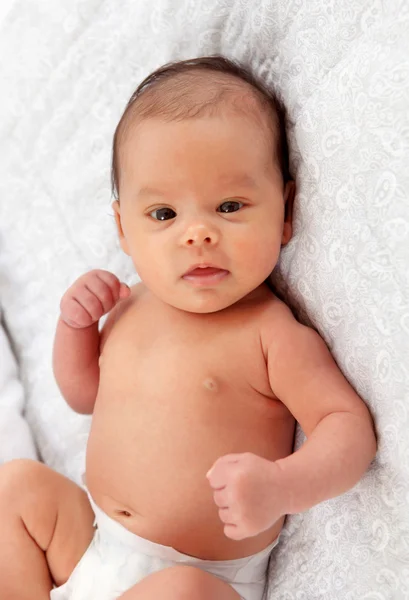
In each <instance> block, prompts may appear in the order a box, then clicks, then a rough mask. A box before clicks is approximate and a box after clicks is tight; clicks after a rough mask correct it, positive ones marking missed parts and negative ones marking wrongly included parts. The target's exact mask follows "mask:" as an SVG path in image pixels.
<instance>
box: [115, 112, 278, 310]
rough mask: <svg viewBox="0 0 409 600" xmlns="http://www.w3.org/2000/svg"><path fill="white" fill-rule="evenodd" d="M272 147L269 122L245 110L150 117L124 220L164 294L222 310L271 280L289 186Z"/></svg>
mask: <svg viewBox="0 0 409 600" xmlns="http://www.w3.org/2000/svg"><path fill="white" fill-rule="evenodd" d="M271 152H272V150H271V148H269V147H268V143H267V140H266V139H265V138H263V135H262V132H261V131H260V126H259V125H257V124H256V123H253V122H252V121H251V120H250V119H246V118H244V117H240V116H226V115H224V116H222V115H221V116H218V117H206V118H198V119H189V120H183V121H179V122H165V121H161V120H160V119H146V120H143V121H142V122H141V123H139V124H138V125H135V126H134V128H133V130H132V131H131V132H129V133H128V137H127V139H126V140H125V141H124V143H123V147H122V148H121V153H120V155H121V165H120V192H119V193H120V203H117V202H116V203H114V209H115V214H116V220H117V224H118V229H119V234H120V239H121V246H122V248H123V250H124V251H125V252H126V253H127V254H129V255H130V256H131V257H132V260H133V262H134V265H135V268H136V270H137V272H138V274H139V276H140V278H141V279H142V281H143V282H144V283H145V285H146V286H147V287H148V288H149V289H150V290H151V292H152V293H154V294H155V295H156V296H157V297H158V298H159V299H160V300H162V301H163V302H166V303H167V304H170V305H172V306H175V307H177V308H179V309H182V310H185V311H189V312H196V313H209V312H214V311H217V310H221V309H223V308H226V307H227V306H230V305H232V304H233V303H235V302H237V301H239V300H241V299H242V298H244V297H245V296H247V295H248V294H249V293H250V292H252V291H253V290H255V289H256V288H257V287H258V286H259V285H260V284H261V283H262V282H263V281H264V280H265V279H266V278H267V277H268V275H269V274H270V273H271V271H272V270H273V268H274V266H275V265H276V263H277V259H278V256H279V252H280V247H281V244H282V241H283V225H284V209H285V199H284V195H285V193H286V192H285V191H284V190H283V184H282V179H281V176H280V173H279V170H278V168H277V167H275V166H274V165H273V161H272V159H271ZM287 237H288V231H287ZM198 265H203V266H204V265H207V266H209V265H210V266H211V267H214V268H207V269H203V270H201V271H199V270H198V269H197V268H196V267H197V266H198ZM192 269H193V271H192ZM217 269H219V270H217Z"/></svg>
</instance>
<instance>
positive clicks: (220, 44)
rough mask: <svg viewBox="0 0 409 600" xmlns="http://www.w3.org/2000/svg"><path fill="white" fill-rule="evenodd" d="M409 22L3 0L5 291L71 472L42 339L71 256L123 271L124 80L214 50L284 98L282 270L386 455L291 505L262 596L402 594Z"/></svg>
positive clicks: (408, 321) (354, 1) (301, 5)
mask: <svg viewBox="0 0 409 600" xmlns="http://www.w3.org/2000/svg"><path fill="white" fill-rule="evenodd" d="M408 26H409V2H408V0H389V1H388V2H382V1H381V0H366V1H364V2H363V1H362V0H308V2H307V1H305V2H302V1H301V0H275V1H272V0H258V1H257V2H248V1H247V0H209V1H206V2H198V1H196V0H156V1H155V2H153V3H152V2H148V0H146V1H142V0H141V1H138V2H134V1H132V0H123V1H122V2H121V3H118V2H115V0H104V1H103V0H82V1H81V0H71V1H70V2H69V3H67V2H64V0H53V1H52V2H51V0H49V1H48V2H47V1H46V0H42V2H24V1H23V0H15V4H14V7H13V8H12V10H11V12H10V13H9V14H8V16H7V18H6V21H5V22H4V23H3V24H2V25H1V26H0V56H2V62H1V65H0V74H1V80H2V83H3V89H4V90H6V93H3V94H1V96H0V114H1V121H0V152H1V165H2V177H1V178H0V199H1V200H0V297H1V301H2V304H3V306H4V319H5V321H6V323H7V327H8V330H9V331H10V333H11V335H12V337H13V341H14V345H15V348H16V351H17V354H18V357H19V361H20V366H21V373H22V377H23V381H24V385H25V388H26V393H27V402H28V407H27V416H28V419H29V421H30V423H31V425H32V427H33V428H34V430H35V433H36V440H37V443H38V445H39V448H40V450H41V452H42V456H43V457H44V459H45V461H46V462H47V463H48V464H50V465H51V466H53V467H55V468H56V469H58V470H59V471H61V472H63V473H65V474H67V475H69V476H70V477H72V478H74V479H76V480H77V481H79V478H80V473H81V472H82V470H83V463H84V449H85V444H86V439H87V434H88V430H89V418H86V417H81V416H79V415H76V414H74V413H73V412H72V411H71V410H70V409H69V408H68V407H67V406H65V405H64V403H63V402H62V400H61V397H60V396H59V393H58V391H57V388H56V385H55V383H54V382H53V378H52V373H51V348H52V338H53V333H54V327H55V322H56V319H57V314H58V304H59V300H60V297H61V295H62V293H63V291H64V290H65V289H66V287H67V286H68V285H69V284H70V283H71V282H72V281H73V280H74V279H75V278H76V277H77V276H78V275H79V274H80V273H82V272H84V271H85V270H87V269H90V268H95V267H102V268H107V269H110V270H113V271H114V272H116V273H117V274H118V275H121V276H123V277H125V280H126V281H127V282H128V283H131V282H132V280H133V278H134V275H133V274H132V268H131V265H130V264H129V262H128V260H127V259H126V258H125V257H124V256H122V255H121V253H120V251H119V248H118V244H117V241H116V238H115V232H114V226H113V216H112V211H111V209H110V191H109V183H110V182H109V166H110V165H109V161H110V143H111V138H112V134H113V131H114V127H115V125H116V122H117V120H118V117H119V115H120V113H121V111H122V109H123V107H124V105H125V103H126V101H127V99H128V97H129V96H130V94H131V92H132V91H133V89H134V88H135V87H136V85H137V83H138V82H139V81H140V79H141V78H142V77H143V76H145V75H146V74H148V73H149V72H150V71H151V70H152V69H153V68H155V67H157V66H158V65H160V64H162V63H164V62H166V61H168V60H170V59H174V58H186V57H190V56H193V55H200V54H207V53H214V52H223V53H225V54H227V55H229V56H232V57H235V58H238V59H240V60H243V61H244V62H247V63H249V64H251V65H252V67H253V68H254V70H255V72H256V73H258V74H260V75H261V76H262V77H263V79H264V80H265V81H266V82H267V83H268V84H270V85H272V86H274V87H275V88H276V89H277V90H278V91H279V93H280V94H281V95H282V97H283V99H284V102H285V104H286V106H287V108H288V115H289V123H290V143H291V165H292V170H293V173H294V175H295V176H296V179H297V184H298V194H297V198H296V215H295V217H296V219H295V236H294V239H293V241H292V242H291V243H290V245H289V246H288V247H287V249H286V250H285V251H284V252H283V254H282V260H281V262H280V265H279V268H278V269H277V274H276V277H275V278H276V281H278V284H279V286H280V287H281V289H282V290H284V292H285V293H286V294H287V296H288V298H289V300H290V301H291V302H292V303H293V305H294V307H295V308H296V310H297V312H298V314H299V315H300V316H301V318H302V319H305V320H307V321H308V322H309V323H311V324H313V325H314V326H315V327H316V328H317V329H318V330H319V332H320V333H321V335H322V336H323V337H324V338H325V340H326V341H327V343H328V344H329V346H330V348H331V350H332V352H333V354H334V356H335V358H336V360H337V362H338V364H339V366H340V368H341V369H342V370H343V372H344V373H345V375H346V376H347V377H348V379H349V380H350V381H351V382H352V383H353V385H354V386H355V387H356V389H357V390H358V392H359V393H360V394H361V395H362V397H363V398H364V399H365V400H366V401H367V402H368V405H369V406H370V408H371V410H372V412H373V414H374V417H375V421H376V426H377V431H378V435H379V453H378V456H377V459H376V461H375V463H374V465H373V466H372V468H371V469H370V471H369V472H368V474H367V475H366V476H365V477H364V478H363V480H362V481H361V482H360V483H359V484H358V485H357V486H356V487H355V488H354V489H353V490H351V491H350V492H349V493H347V494H346V495H344V496H343V497H342V498H338V499H335V500H331V501H328V502H325V503H323V504H322V505H320V506H318V507H316V508H314V509H313V510H311V511H309V512H308V513H306V514H302V515H298V516H294V517H292V518H290V519H288V520H287V525H286V528H285V531H284V532H283V535H282V538H281V543H280V547H279V548H278V549H277V552H276V553H275V554H274V559H273V560H272V561H271V579H270V581H271V587H270V597H271V599H272V598H274V599H275V600H277V599H278V600H315V599H322V600H324V599H325V600H332V599H342V600H344V599H345V600H355V599H358V598H359V599H361V598H365V599H368V600H369V599H370V600H387V599H388V600H389V599H398V600H400V599H404V598H409V516H408V510H407V505H408V498H409V436H408V434H407V432H408V406H409V373H408V371H409V369H408V365H407V356H408V355H409V342H408V339H409V336H408V333H409V281H408V263H409V203H408V195H409V112H408V107H409V38H408V35H407V31H408ZM4 57H7V59H6V60H5V58H4ZM301 441H302V434H301V432H299V435H298V440H297V443H298V444H299V443H301Z"/></svg>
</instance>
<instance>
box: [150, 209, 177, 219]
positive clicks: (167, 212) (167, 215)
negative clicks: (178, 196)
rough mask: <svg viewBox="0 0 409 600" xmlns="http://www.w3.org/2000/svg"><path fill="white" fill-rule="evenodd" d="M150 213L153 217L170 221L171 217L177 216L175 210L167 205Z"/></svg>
mask: <svg viewBox="0 0 409 600" xmlns="http://www.w3.org/2000/svg"><path fill="white" fill-rule="evenodd" d="M149 214H150V216H151V217H152V218H153V219H157V220H158V221H169V219H174V218H175V217H176V213H175V211H174V210H172V209H171V208H167V207H166V206H164V207H163V208H155V210H153V211H152V212H150V213H149Z"/></svg>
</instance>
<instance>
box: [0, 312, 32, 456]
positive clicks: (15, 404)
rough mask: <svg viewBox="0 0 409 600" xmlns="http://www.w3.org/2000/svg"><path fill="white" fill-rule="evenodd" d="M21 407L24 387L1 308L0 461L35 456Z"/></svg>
mask: <svg viewBox="0 0 409 600" xmlns="http://www.w3.org/2000/svg"><path fill="white" fill-rule="evenodd" d="M24 409H25V397H24V389H23V386H22V384H21V381H20V379H19V376H18V370H17V365H16V360H15V358H14V356H13V352H12V349H11V347H10V342H9V339H8V336H7V334H6V332H5V330H4V329H3V327H2V324H1V310H0V464H2V463H4V462H6V461H8V460H12V459H14V458H31V459H34V460H35V459H36V458H37V451H36V447H35V443H34V437H33V434H32V432H31V429H30V427H29V424H28V423H27V421H26V419H25V418H24Z"/></svg>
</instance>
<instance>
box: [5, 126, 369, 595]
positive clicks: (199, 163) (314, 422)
mask: <svg viewBox="0 0 409 600" xmlns="http://www.w3.org/2000/svg"><path fill="white" fill-rule="evenodd" d="M250 141H251V143H250ZM270 153H271V146H269V145H268V144H267V143H266V136H263V135H261V133H260V127H259V124H256V123H255V122H254V121H253V120H251V119H249V120H246V119H245V118H243V115H241V116H240V117H238V116H237V115H236V116H234V115H227V114H222V115H221V116H218V117H209V118H203V119H202V118H198V119H190V120H187V121H182V122H161V121H160V120H159V119H147V120H146V121H142V122H141V123H138V124H137V125H136V126H135V127H134V130H132V132H131V133H130V134H129V135H128V137H127V140H126V142H125V143H124V147H123V149H122V156H121V181H120V195H121V198H120V202H116V203H114V211H115V217H116V223H117V227H118V233H119V239H120V243H121V246H122V248H123V250H124V252H126V253H127V254H129V255H130V257H131V258H132V260H133V262H134V264H135V267H136V269H137V271H138V273H139V275H140V277H141V279H142V281H143V283H142V284H140V285H137V286H135V287H134V288H133V289H132V290H131V291H129V290H127V288H126V286H124V285H123V284H122V285H121V284H120V282H119V281H118V280H117V278H116V277H115V276H114V275H112V274H110V273H107V272H105V271H98V272H95V271H94V272H91V273H88V274H86V275H84V276H82V277H81V278H80V279H79V280H77V282H75V283H74V284H73V286H71V288H70V289H69V290H68V291H67V293H66V294H65V295H64V297H63V299H62V302H61V318H60V320H59V323H58V326H57V332H56V339H55V348H54V372H55V376H56V379H57V382H58V384H59V386H60V389H61V391H62V394H63V396H64V397H65V399H66V401H67V402H68V403H69V404H70V406H72V408H73V409H74V410H77V411H78V412H81V413H85V414H87V413H88V414H90V413H93V421H92V428H91V434H90V438H89V443H88V449H87V472H86V479H87V486H88V489H89V491H90V493H91V495H92V496H93V498H94V500H95V502H96V503H97V504H98V505H99V506H100V507H101V508H102V510H104V511H105V512H106V513H107V514H108V515H109V516H111V517H112V518H113V519H115V520H117V521H119V522H120V523H122V524H123V525H124V526H125V527H127V528H128V529H129V530H130V531H133V532H135V533H136V534H138V535H140V536H142V537H145V538H148V539H150V540H152V541H154V542H158V543H160V544H163V545H168V546H172V547H173V548H175V549H176V550H179V551H180V552H183V553H185V554H190V555H192V556H196V557H199V558H203V559H210V560H224V559H233V558H239V557H244V556H248V555H250V554H253V553H255V552H257V551H259V550H261V549H263V548H265V547H266V546H267V545H269V544H270V543H271V542H272V541H273V540H274V539H275V538H276V537H277V535H278V534H279V532H280V530H281V528H282V525H283V521H284V518H285V515H286V514H292V513H295V512H300V511H304V510H307V509H308V508H310V507H312V506H314V505H315V504H317V503H319V502H322V501H323V500H326V499H328V498H332V497H334V496H336V495H339V494H341V493H343V492H345V491H346V490H348V489H349V488H351V487H352V486H353V485H355V483H357V481H358V480H359V479H360V477H361V476H362V474H363V473H364V471H365V470H366V468H367V467H368V465H369V463H370V462H371V460H372V458H373V456H374V454H375V452H376V440H375V435H374V431H373V425H372V420H371V417H370V415H369V412H368V410H367V408H366V406H365V404H364V403H363V402H362V400H361V399H360V398H359V396H357V394H356V393H355V391H354V390H353V389H352V387H351V386H350V385H349V384H348V382H347V381H346V380H345V378H344V377H343V375H342V374H341V372H340V371H339V369H338V368H337V366H336V364H335V362H334V361H333V359H332V358H331V355H330V354H329V352H328V350H327V348H326V346H325V344H324V342H323V341H322V340H321V339H320V338H319V336H318V335H317V334H316V333H315V332H314V331H312V330H310V329H308V328H306V327H303V326H302V325H300V324H298V323H297V322H296V320H295V319H294V317H293V316H292V314H291V312H290V311H289V309H288V308H287V307H286V306H285V305H284V304H283V303H282V302H280V301H279V300H278V299H277V298H276V297H275V296H274V295H273V294H272V293H271V292H270V291H269V289H268V288H267V287H266V286H265V284H264V283H263V282H264V280H265V279H266V278H267V276H268V275H269V274H270V272H271V271H272V269H273V267H274V266H275V264H276V262H277V260H278V256H279V252H280V248H281V245H283V244H285V243H287V242H288V241H289V239H290V237H291V210H286V204H287V206H289V205H290V204H291V198H292V192H293V187H292V185H291V184H287V185H286V186H283V182H282V179H281V175H280V173H279V171H278V169H277V165H276V164H275V163H273V161H272V159H271V155H270ZM163 209H165V210H163ZM162 217H163V218H162ZM205 263H206V264H209V263H211V265H213V266H216V267H218V269H219V271H218V273H216V275H215V276H214V278H212V277H213V275H212V274H211V271H207V273H208V275H209V277H208V278H206V277H205V276H204V272H201V273H203V275H201V276H199V275H198V274H197V271H196V269H195V267H197V265H202V266H203V267H204V266H205ZM192 269H195V271H194V272H193V274H192ZM203 277H204V278H203ZM105 313H109V316H108V320H107V322H106V324H105V326H104V329H103V331H102V334H101V335H100V333H99V328H98V321H99V319H100V318H101V316H102V315H103V314H105ZM295 421H298V422H299V423H300V425H301V427H302V428H303V430H304V432H305V434H306V436H307V438H308V440H307V442H306V443H305V444H304V445H303V447H302V448H301V450H299V451H298V452H296V453H295V454H291V450H292V442H293V434H294V425H295ZM3 473H4V471H3ZM50 473H52V472H51V471H49V472H48V475H47V477H48V478H50V479H52V480H53V482H52V483H53V485H55V489H56V492H55V493H54V495H48V496H47V495H45V497H44V498H43V501H44V503H45V505H46V506H47V502H48V506H47V509H48V510H49V511H53V514H56V513H57V514H59V515H60V520H61V522H64V523H67V522H69V521H70V519H71V518H72V513H71V512H70V511H72V510H73V508H72V506H71V503H70V502H69V503H68V505H67V504H66V503H65V504H61V502H60V501H59V500H58V499H59V498H61V497H70V498H72V502H73V503H74V502H76V496H77V495H78V492H77V490H76V489H75V488H73V487H71V488H70V490H71V491H70V492H69V491H68V487H69V486H67V484H66V482H65V480H63V481H64V482H63V481H62V480H61V479H58V480H57V476H56V479H55V481H54V479H53V477H52V475H50ZM58 477H60V476H58ZM3 478H4V475H3ZM1 479H2V470H1V469H0V481H1ZM23 479H24V478H23V477H21V482H20V487H21V489H24V485H25V484H24V482H23ZM34 479H35V478H34ZM6 487H7V485H6ZM18 488H19V486H15V488H14V489H15V491H14V494H15V495H18V494H17V491H16V490H17V489H18ZM33 488H35V485H34V484H33ZM74 490H75V491H74ZM47 498H48V500H47ZM8 506H9V508H8V511H6V512H3V513H2V512H1V511H0V527H3V531H5V532H6V534H5V535H4V536H3V537H2V539H3V541H4V540H12V539H14V537H13V536H17V525H18V526H19V527H20V526H21V522H23V523H24V524H25V529H26V531H27V523H26V517H25V515H24V514H23V513H22V509H21V507H20V506H19V505H17V506H13V504H12V502H9V503H8ZM81 506H82V508H81V509H78V510H81V511H83V517H81V518H83V520H84V521H86V520H87V519H88V521H87V522H88V525H87V526H86V527H85V531H86V535H85V538H88V537H89V536H90V535H91V534H92V524H91V521H90V520H89V510H90V508H89V505H87V503H85V504H84V505H81ZM10 515H13V516H14V521H15V529H11V528H10V527H9V528H7V527H6V522H9V521H10ZM2 520H3V524H2ZM36 526H37V527H38V529H37V530H36V535H35V536H34V537H33V536H32V535H31V534H30V536H28V535H24V531H23V532H22V533H21V532H20V534H19V535H20V537H19V545H18V546H17V545H16V544H15V545H14V546H13V548H14V550H13V552H14V554H13V552H11V551H8V555H7V561H14V562H16V563H20V565H22V566H20V567H19V568H20V569H21V570H22V571H21V572H23V571H24V573H25V575H26V576H27V577H30V578H31V580H33V579H35V580H36V585H37V587H38V590H40V589H41V592H40V591H39V593H38V597H37V598H35V600H45V598H47V597H48V596H47V594H49V590H50V582H51V578H49V579H46V576H45V575H44V574H45V573H47V569H48V567H47V564H48V566H49V565H50V560H51V559H52V558H54V557H51V554H50V551H49V548H48V547H47V548H45V547H44V543H43V544H42V543H41V539H42V538H43V537H44V532H45V533H50V526H49V522H48V521H47V520H46V519H45V518H44V517H43V516H41V514H40V513H39V514H37V515H36ZM64 533H66V532H64V531H62V530H57V529H56V530H55V532H53V533H52V534H51V537H49V538H48V544H51V545H54V546H58V545H60V544H61V540H62V539H63V536H64ZM45 537H46V538H47V535H46V536H45ZM33 540H34V548H36V547H37V550H38V552H37V551H36V552H37V554H36V556H37V559H38V560H37V562H35V563H34V562H31V563H30V560H31V558H30V557H31V554H30V552H32V548H33ZM5 545H6V546H7V542H6V544H5ZM85 546H86V544H84V540H78V546H77V547H76V550H75V556H80V555H81V553H83V552H84V551H85ZM41 557H42V558H41ZM55 560H56V561H57V562H58V561H61V562H62V563H64V561H66V557H65V556H64V552H61V553H60V554H58V555H57V554H56V556H55ZM65 564H66V563H65ZM5 565H6V562H5V560H4V559H1V560H0V588H1V589H9V590H10V594H9V596H8V598H10V599H11V600H25V598H26V597H28V596H24V589H25V588H24V583H22V582H21V580H18V578H16V579H14V580H12V579H11V578H10V577H9V576H8V573H7V567H6V566H5ZM57 567H58V569H61V566H60V565H57ZM54 568H56V567H54ZM58 569H57V570H58ZM66 570H69V569H66ZM51 573H52V571H51ZM52 577H54V575H52ZM54 579H55V578H54ZM170 581H172V585H170ZM3 582H6V583H7V585H8V588H4V586H3ZM58 583H59V582H58ZM13 586H14V587H13ZM13 594H14V595H13ZM158 597H161V598H163V599H167V600H182V598H195V599H196V600H201V599H203V600H205V598H206V599H207V598H212V599H216V600H237V599H238V595H237V594H236V592H234V591H233V589H232V588H231V587H230V586H229V585H226V584H225V583H223V582H221V581H220V580H218V579H216V578H215V577H213V576H211V575H209V574H203V573H202V572H199V571H198V570H197V569H187V568H183V567H180V568H175V569H174V570H172V569H168V570H165V571H162V572H159V573H156V574H154V575H151V576H149V577H147V578H146V579H144V580H143V581H142V582H140V583H138V584H137V585H136V586H135V587H134V588H132V589H131V590H129V591H128V592H126V593H125V594H124V596H123V598H124V600H137V599H144V600H148V599H150V598H151V599H153V598H158ZM30 598H33V596H30Z"/></svg>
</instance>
